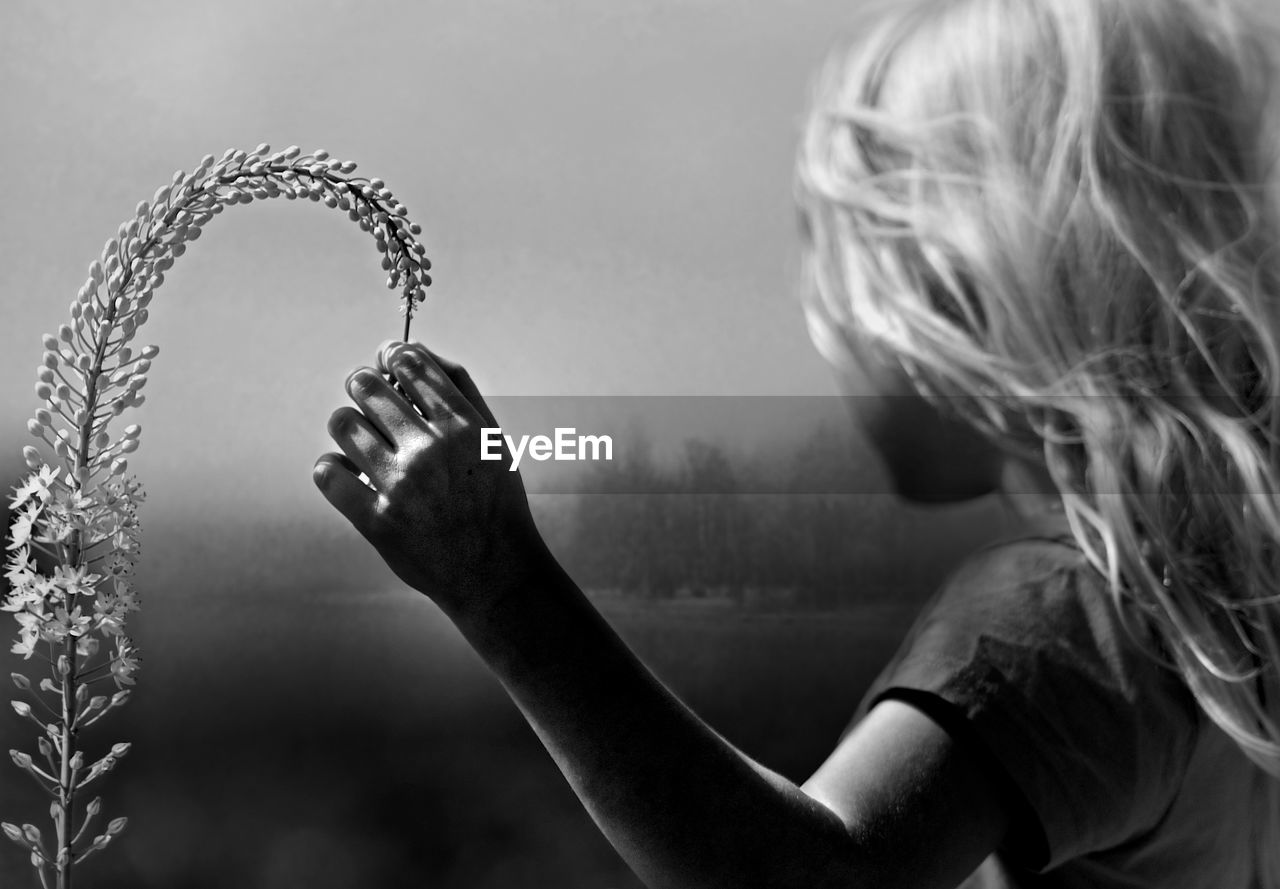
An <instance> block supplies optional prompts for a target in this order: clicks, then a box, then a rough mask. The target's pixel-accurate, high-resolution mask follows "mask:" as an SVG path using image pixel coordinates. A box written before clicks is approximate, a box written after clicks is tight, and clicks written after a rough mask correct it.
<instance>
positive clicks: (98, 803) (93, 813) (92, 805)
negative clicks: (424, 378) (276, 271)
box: [84, 155, 212, 818]
mask: <svg viewBox="0 0 1280 889" xmlns="http://www.w3.org/2000/svg"><path fill="white" fill-rule="evenodd" d="M210 157H212V155H210ZM101 811H102V797H100V796H95V797H94V798H93V799H92V800H90V802H89V805H87V806H85V807H84V813H85V814H86V815H88V816H89V817H90V818H95V817H97V815H98V813H99V812H101Z"/></svg>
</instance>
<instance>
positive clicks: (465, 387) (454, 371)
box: [422, 346, 498, 426]
mask: <svg viewBox="0 0 1280 889" xmlns="http://www.w3.org/2000/svg"><path fill="white" fill-rule="evenodd" d="M422 350H423V351H424V352H426V353H427V354H428V355H430V356H431V357H432V359H434V360H435V363H436V364H438V365H440V369H441V370H443V371H444V372H445V374H447V375H448V377H449V379H450V380H452V381H453V385H455V386H457V387H458V391H459V392H461V393H462V396H463V397H464V398H465V399H467V401H469V402H471V406H472V407H474V408H475V409H476V412H477V413H478V414H480V417H481V418H482V419H483V420H484V422H485V425H486V426H497V425H498V421H497V420H496V419H494V416H493V411H491V410H489V405H487V404H485V401H484V396H482V395H481V394H480V390H479V389H477V388H476V384H475V383H474V382H473V381H472V380H471V374H469V373H467V369H466V368H465V367H463V366H462V365H461V364H458V363H457V362H456V361H450V360H449V359H448V358H442V357H440V356H439V355H437V354H436V353H435V352H432V351H431V350H430V349H428V348H427V347H426V346H422Z"/></svg>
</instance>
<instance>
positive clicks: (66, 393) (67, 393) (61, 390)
mask: <svg viewBox="0 0 1280 889" xmlns="http://www.w3.org/2000/svg"><path fill="white" fill-rule="evenodd" d="M53 391H54V392H56V393H57V394H58V398H59V399H60V400H62V401H69V400H70V399H71V387H70V386H68V385H67V384H66V383H62V384H60V385H59V386H58V387H57V388H56V389H54V390H53Z"/></svg>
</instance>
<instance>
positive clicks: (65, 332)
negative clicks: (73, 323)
mask: <svg viewBox="0 0 1280 889" xmlns="http://www.w3.org/2000/svg"><path fill="white" fill-rule="evenodd" d="M74 336H75V334H74V333H73V332H72V330H71V328H70V327H69V326H68V325H66V324H63V325H62V326H61V327H59V328H58V338H59V339H60V340H62V341H63V342H64V343H69V342H71V340H72V338H73V337H74Z"/></svg>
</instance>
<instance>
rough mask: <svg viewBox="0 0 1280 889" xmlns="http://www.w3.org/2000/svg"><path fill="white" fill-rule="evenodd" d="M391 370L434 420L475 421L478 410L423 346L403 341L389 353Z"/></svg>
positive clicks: (414, 400) (412, 398) (434, 421)
mask: <svg viewBox="0 0 1280 889" xmlns="http://www.w3.org/2000/svg"><path fill="white" fill-rule="evenodd" d="M388 363H389V364H390V367H391V372H392V374H393V375H394V376H395V379H396V381H397V382H399V383H400V387H401V388H402V389H404V391H405V393H406V394H407V395H408V396H409V399H410V400H411V401H412V402H413V403H414V405H415V406H416V407H418V409H420V410H421V411H422V412H423V414H425V415H426V416H427V417H428V418H430V420H431V422H433V423H437V424H440V423H444V422H447V421H448V420H449V419H451V418H457V419H461V420H463V421H471V420H472V419H473V418H474V417H475V416H476V411H475V410H474V408H472V406H471V402H469V401H468V400H467V399H466V397H465V396H464V395H463V394H462V393H461V392H459V391H458V387H457V386H455V385H454V384H453V380H451V379H449V375H448V374H447V373H445V372H444V370H443V369H442V368H441V367H440V365H438V364H436V362H435V360H434V359H433V358H432V357H431V356H430V355H429V354H428V353H427V350H426V349H424V348H422V347H421V346H416V345H414V346H410V345H404V344H401V345H400V346H399V347H396V348H394V349H392V351H391V354H390V355H389V356H388Z"/></svg>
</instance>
